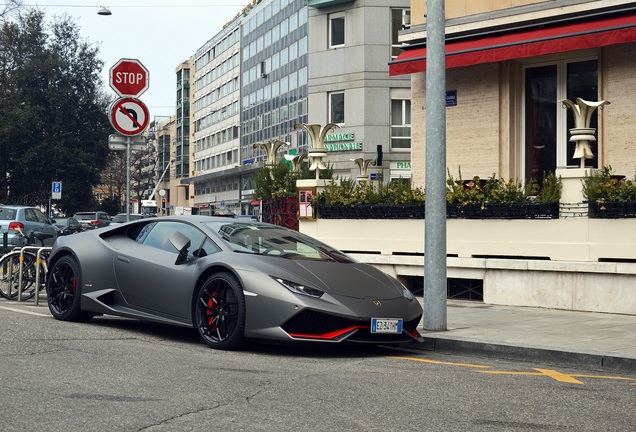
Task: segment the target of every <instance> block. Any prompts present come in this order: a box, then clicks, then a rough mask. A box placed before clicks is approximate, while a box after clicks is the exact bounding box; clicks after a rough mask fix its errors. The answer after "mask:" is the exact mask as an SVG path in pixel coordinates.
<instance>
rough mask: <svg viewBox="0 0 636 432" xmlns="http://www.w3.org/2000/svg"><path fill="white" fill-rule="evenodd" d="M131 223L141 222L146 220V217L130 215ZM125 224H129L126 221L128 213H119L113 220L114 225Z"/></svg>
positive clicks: (135, 214) (137, 214) (138, 214)
mask: <svg viewBox="0 0 636 432" xmlns="http://www.w3.org/2000/svg"><path fill="white" fill-rule="evenodd" d="M129 216H130V219H129V220H131V221H134V220H139V219H141V218H144V217H146V216H144V215H142V214H140V213H130V214H129ZM123 222H127V221H126V213H117V215H116V216H115V217H114V218H113V220H112V223H123Z"/></svg>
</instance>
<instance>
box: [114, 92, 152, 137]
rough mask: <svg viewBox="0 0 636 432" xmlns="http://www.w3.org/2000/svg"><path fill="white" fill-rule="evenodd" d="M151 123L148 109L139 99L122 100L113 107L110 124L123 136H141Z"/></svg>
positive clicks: (117, 101)
mask: <svg viewBox="0 0 636 432" xmlns="http://www.w3.org/2000/svg"><path fill="white" fill-rule="evenodd" d="M149 121H150V113H149V111H148V107H147V106H146V104H144V103H143V102H142V101H140V100H139V99H135V98H131V97H128V98H121V99H119V100H116V101H115V102H114V103H113V105H112V108H111V111H110V124H111V125H113V127H114V128H115V129H116V130H117V132H119V133H120V134H122V135H126V136H134V135H139V134H140V133H142V132H143V131H144V130H145V129H146V127H147V126H148V122H149Z"/></svg>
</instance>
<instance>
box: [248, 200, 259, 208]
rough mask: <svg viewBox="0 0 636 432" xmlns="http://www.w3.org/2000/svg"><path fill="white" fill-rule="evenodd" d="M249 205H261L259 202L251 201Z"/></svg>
mask: <svg viewBox="0 0 636 432" xmlns="http://www.w3.org/2000/svg"><path fill="white" fill-rule="evenodd" d="M250 205H251V206H254V207H258V206H259V205H261V202H260V201H259V200H255V199H253V200H252V201H250Z"/></svg>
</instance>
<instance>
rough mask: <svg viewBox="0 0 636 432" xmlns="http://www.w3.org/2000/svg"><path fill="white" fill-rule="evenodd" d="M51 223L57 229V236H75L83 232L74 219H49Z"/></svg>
mask: <svg viewBox="0 0 636 432" xmlns="http://www.w3.org/2000/svg"><path fill="white" fill-rule="evenodd" d="M51 222H53V224H54V225H55V226H56V227H57V228H58V230H59V235H67V234H75V233H77V232H80V231H83V228H82V225H81V224H80V222H79V221H78V220H77V219H76V218H74V217H69V218H55V219H51Z"/></svg>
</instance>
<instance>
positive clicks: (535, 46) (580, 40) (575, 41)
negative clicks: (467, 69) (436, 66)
mask: <svg viewBox="0 0 636 432" xmlns="http://www.w3.org/2000/svg"><path fill="white" fill-rule="evenodd" d="M628 42H636V15H627V16H616V17H611V18H604V19H599V20H594V21H585V22H576V23H569V24H563V25H560V26H555V27H544V28H535V29H532V30H524V31H518V32H510V33H506V34H500V35H493V36H486V37H482V38H476V39H470V40H461V41H455V42H448V43H447V44H446V67H447V68H454V67H460V66H471V65H476V64H481V63H493V62H500V61H504V60H511V59H520V58H526V57H537V56H541V55H546V54H554V53H561V52H567V51H575V50H583V49H589V48H597V47H602V46H607V45H614V44H620V43H628ZM425 70H426V48H424V47H423V48H415V49H410V50H407V51H404V52H403V53H402V54H400V55H399V56H398V57H397V58H396V59H395V60H393V61H392V62H390V63H389V75H391V76H393V75H403V74H410V73H414V72H424V71H425Z"/></svg>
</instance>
